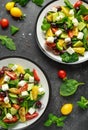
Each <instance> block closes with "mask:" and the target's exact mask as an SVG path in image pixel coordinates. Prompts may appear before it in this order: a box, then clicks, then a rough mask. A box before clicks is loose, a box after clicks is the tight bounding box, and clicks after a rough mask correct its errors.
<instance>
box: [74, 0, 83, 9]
mask: <svg viewBox="0 0 88 130" xmlns="http://www.w3.org/2000/svg"><path fill="white" fill-rule="evenodd" d="M82 3H83V2H82V1H81V0H78V1H77V2H76V3H75V4H74V8H77V7H80V5H82Z"/></svg>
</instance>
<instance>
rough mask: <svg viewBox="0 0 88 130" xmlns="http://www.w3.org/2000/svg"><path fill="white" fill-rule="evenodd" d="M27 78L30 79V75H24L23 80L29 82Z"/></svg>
mask: <svg viewBox="0 0 88 130" xmlns="http://www.w3.org/2000/svg"><path fill="white" fill-rule="evenodd" d="M29 77H30V74H28V73H26V74H25V75H24V80H27V81H28V80H29Z"/></svg>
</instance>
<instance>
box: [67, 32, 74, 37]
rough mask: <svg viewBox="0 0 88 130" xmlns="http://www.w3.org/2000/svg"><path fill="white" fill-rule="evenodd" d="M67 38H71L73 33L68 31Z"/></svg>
mask: <svg viewBox="0 0 88 130" xmlns="http://www.w3.org/2000/svg"><path fill="white" fill-rule="evenodd" d="M68 36H69V37H70V38H72V37H73V32H72V31H71V30H69V31H68Z"/></svg>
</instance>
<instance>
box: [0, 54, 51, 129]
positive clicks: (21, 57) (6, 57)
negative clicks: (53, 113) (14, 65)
mask: <svg viewBox="0 0 88 130" xmlns="http://www.w3.org/2000/svg"><path fill="white" fill-rule="evenodd" d="M10 58H19V59H23V60H27V61H29V62H31V63H33V64H34V65H36V66H37V67H38V68H39V69H40V70H41V71H42V72H43V74H44V76H45V78H46V80H47V83H48V89H49V97H48V102H47V105H46V107H45V110H44V111H43V113H42V115H41V116H40V117H39V118H38V119H37V120H36V121H35V122H34V123H32V124H30V125H28V126H25V127H23V128H21V129H25V128H28V127H29V128H32V127H34V126H35V125H37V124H38V123H39V122H40V121H41V118H44V115H45V114H46V112H47V108H48V106H49V104H50V99H51V93H52V89H51V83H50V80H49V78H48V76H47V74H46V72H45V71H44V70H43V69H42V67H41V66H40V65H38V64H37V63H36V62H35V61H33V60H31V59H29V58H27V57H23V56H5V57H1V58H0V61H1V60H5V59H10ZM8 130H12V127H11V128H8ZM15 130H16V129H15ZM17 130H18V129H17Z"/></svg>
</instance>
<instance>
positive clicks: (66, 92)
mask: <svg viewBox="0 0 88 130" xmlns="http://www.w3.org/2000/svg"><path fill="white" fill-rule="evenodd" d="M83 84H84V83H81V82H78V81H76V80H74V79H66V80H63V83H62V85H61V87H60V95H62V96H70V95H73V94H74V93H75V92H76V91H77V88H78V86H80V85H83Z"/></svg>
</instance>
